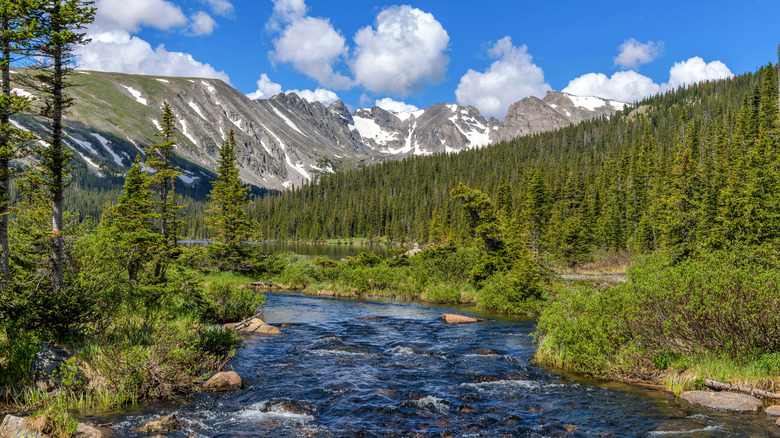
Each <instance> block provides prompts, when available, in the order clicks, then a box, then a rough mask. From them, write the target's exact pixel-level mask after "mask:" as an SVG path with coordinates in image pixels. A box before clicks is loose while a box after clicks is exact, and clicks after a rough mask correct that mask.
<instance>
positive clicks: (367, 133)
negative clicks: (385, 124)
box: [349, 116, 398, 146]
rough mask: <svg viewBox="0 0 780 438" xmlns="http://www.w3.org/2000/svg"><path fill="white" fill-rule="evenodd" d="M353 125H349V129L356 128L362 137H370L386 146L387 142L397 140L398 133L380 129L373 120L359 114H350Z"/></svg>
mask: <svg viewBox="0 0 780 438" xmlns="http://www.w3.org/2000/svg"><path fill="white" fill-rule="evenodd" d="M352 120H353V122H354V125H350V126H349V127H350V129H351V130H352V129H357V131H358V133H360V136H361V137H363V138H370V139H372V140H374V141H375V142H376V143H377V144H378V145H381V146H386V145H387V143H389V142H391V141H394V140H398V134H397V133H395V132H388V131H385V130H384V129H382V127H381V126H379V125H378V124H377V123H376V122H375V121H373V120H371V119H366V118H363V117H360V116H352Z"/></svg>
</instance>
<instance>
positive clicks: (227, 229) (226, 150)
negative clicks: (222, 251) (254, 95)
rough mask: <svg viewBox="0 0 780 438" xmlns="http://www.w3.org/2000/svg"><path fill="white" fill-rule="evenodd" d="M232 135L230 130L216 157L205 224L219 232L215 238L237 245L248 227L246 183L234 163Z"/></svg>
mask: <svg viewBox="0 0 780 438" xmlns="http://www.w3.org/2000/svg"><path fill="white" fill-rule="evenodd" d="M235 147H236V138H235V136H234V134H233V130H232V129H231V130H230V135H228V138H227V140H225V142H224V143H223V144H222V149H220V151H219V160H218V161H217V175H218V176H217V179H216V180H215V181H214V182H212V188H211V193H209V208H208V213H209V214H210V217H209V219H208V222H209V226H210V227H211V229H212V230H214V232H216V233H217V235H218V236H219V237H218V239H217V240H219V242H221V243H223V244H225V245H229V246H233V247H236V246H239V245H240V244H241V242H243V241H244V240H246V239H247V238H248V237H249V234H250V231H251V229H250V228H251V227H250V226H249V221H248V220H247V212H246V210H247V207H248V206H249V199H248V197H247V194H248V193H249V187H247V186H245V185H244V184H243V183H242V182H241V179H240V178H239V176H238V167H236V153H235Z"/></svg>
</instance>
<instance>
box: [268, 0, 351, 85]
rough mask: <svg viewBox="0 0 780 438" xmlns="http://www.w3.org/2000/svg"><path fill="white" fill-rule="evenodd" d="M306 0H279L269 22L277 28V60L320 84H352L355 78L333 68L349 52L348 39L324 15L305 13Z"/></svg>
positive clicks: (274, 57)
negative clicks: (311, 15) (312, 15)
mask: <svg viewBox="0 0 780 438" xmlns="http://www.w3.org/2000/svg"><path fill="white" fill-rule="evenodd" d="M305 12H306V6H305V4H304V3H303V1H295V0H278V1H276V2H275V3H274V18H272V21H271V22H270V23H269V25H270V24H271V23H275V25H274V26H271V28H272V29H275V30H277V32H278V36H277V37H276V38H275V39H274V50H273V51H272V52H271V53H270V55H271V58H272V59H273V60H274V61H277V62H282V63H289V64H291V65H292V66H293V67H294V68H295V69H296V70H298V71H299V72H301V73H304V74H306V75H307V76H309V77H311V78H313V79H315V80H316V81H318V82H319V83H320V84H323V85H325V86H328V87H334V88H337V89H344V88H349V87H350V86H351V85H352V80H351V79H349V78H348V77H346V76H343V75H341V74H340V73H337V72H336V71H334V67H333V65H334V63H336V62H338V61H339V60H340V59H342V58H344V57H346V56H347V53H348V49H347V46H346V40H345V39H344V37H343V36H341V34H340V33H339V32H338V31H337V30H336V29H334V28H333V26H332V25H331V24H330V21H328V20H327V19H324V18H315V17H305V16H304V14H305Z"/></svg>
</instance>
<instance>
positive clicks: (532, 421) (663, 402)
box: [88, 293, 778, 437]
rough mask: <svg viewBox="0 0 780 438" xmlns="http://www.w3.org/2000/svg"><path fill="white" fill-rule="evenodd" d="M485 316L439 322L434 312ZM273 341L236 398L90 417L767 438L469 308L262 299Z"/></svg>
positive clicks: (264, 431) (238, 364)
mask: <svg viewBox="0 0 780 438" xmlns="http://www.w3.org/2000/svg"><path fill="white" fill-rule="evenodd" d="M445 312H450V313H461V314H469V315H478V316H482V317H487V318H489V321H488V322H486V323H478V324H467V325H458V326H453V325H447V324H444V323H443V322H442V321H441V320H440V316H441V314H442V313H445ZM264 318H265V320H266V321H267V322H269V323H271V324H281V323H288V324H292V326H290V327H285V328H283V329H282V330H283V331H284V333H283V335H281V336H278V337H252V338H247V340H246V343H245V347H244V348H243V349H242V350H241V351H240V352H239V353H238V356H237V358H236V359H235V360H234V362H233V363H232V367H233V369H234V370H235V371H237V372H238V373H239V374H240V375H241V376H242V377H243V379H244V384H245V388H244V389H243V390H241V391H236V392H231V393H225V394H199V395H196V396H194V397H192V398H189V399H187V400H183V401H181V402H179V403H167V404H161V403H158V404H150V405H146V406H140V407H137V408H134V409H131V410H125V411H122V412H117V413H110V414H104V415H100V416H97V417H92V418H88V420H91V421H96V422H101V423H105V422H112V423H114V426H113V427H114V429H115V430H116V431H117V435H118V436H129V437H136V436H137V437H140V436H145V435H143V434H140V433H139V432H138V427H139V426H140V425H142V424H144V423H145V422H146V421H149V420H151V419H156V418H157V417H158V416H160V415H164V414H168V413H175V414H176V416H177V417H178V418H179V419H181V420H182V421H183V422H184V423H185V424H186V428H185V430H183V431H179V432H175V433H172V434H169V435H168V436H172V437H184V436H187V435H192V436H195V437H260V436H263V437H265V436H270V437H294V436H320V437H407V436H426V437H428V436H430V437H441V436H452V437H499V436H510V437H514V436H527V437H543V436H604V437H634V436H667V435H668V436H675V437H687V436H689V437H721V436H730V437H741V436H774V435H773V433H775V430H776V429H778V428H777V426H774V424H772V423H770V422H769V421H768V420H767V419H766V418H765V417H764V416H763V414H762V415H745V416H730V415H726V414H718V413H713V412H710V411H705V410H699V409H696V408H692V407H690V406H688V405H686V404H685V403H684V402H679V401H677V400H676V399H675V398H674V397H672V396H669V395H666V394H665V393H663V392H661V391H655V390H650V389H644V388H637V387H631V386H627V385H620V384H614V383H605V382H596V381H590V380H586V379H581V378H576V377H572V376H569V375H564V374H560V373H555V372H552V371H551V370H547V369H543V368H540V367H539V366H537V365H535V364H533V363H532V362H531V359H532V357H533V354H534V350H535V345H534V343H533V338H532V336H531V334H532V333H533V331H534V329H535V321H534V320H530V319H512V318H507V317H503V316H498V315H491V314H486V313H484V312H479V311H477V309H475V308H473V307H468V306H431V305H424V304H419V303H396V302H382V301H370V302H369V301H363V302H360V301H349V300H337V299H331V298H323V297H311V296H305V295H301V294H283V293H270V294H268V303H267V304H266V307H265V310H264Z"/></svg>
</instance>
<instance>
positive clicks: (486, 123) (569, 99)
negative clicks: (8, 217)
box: [15, 71, 627, 190]
mask: <svg viewBox="0 0 780 438" xmlns="http://www.w3.org/2000/svg"><path fill="white" fill-rule="evenodd" d="M73 83H74V85H77V86H75V87H72V88H70V89H69V90H70V93H71V96H72V97H73V98H74V99H75V105H74V106H73V108H72V109H71V111H70V112H69V113H68V114H67V115H66V122H65V125H66V132H67V138H66V140H65V142H66V144H67V145H68V146H69V147H70V148H71V149H72V150H73V151H75V154H74V157H75V158H76V161H78V162H81V163H82V164H83V165H84V166H85V167H86V168H87V169H89V171H90V173H91V174H92V175H93V176H97V177H106V176H111V177H120V178H121V176H122V175H124V174H125V173H126V171H127V170H128V169H129V167H130V165H131V164H132V163H133V161H134V158H135V156H136V155H137V154H139V153H140V154H143V152H142V149H143V148H144V146H146V145H148V144H153V143H156V142H157V141H158V140H157V138H156V137H155V134H157V133H158V132H159V127H160V121H159V118H160V109H161V107H162V104H163V102H168V104H169V105H170V106H171V109H172V111H173V114H174V116H175V118H176V128H177V130H178V134H179V135H178V138H177V152H178V157H177V159H178V162H177V164H178V165H179V166H181V167H182V168H183V169H184V175H182V176H180V177H179V178H180V180H181V182H182V183H183V184H185V185H190V186H192V185H197V184H198V183H199V182H203V181H209V180H211V179H213V177H214V169H215V168H216V163H217V159H218V157H219V148H220V145H221V144H222V143H223V142H224V140H225V139H226V136H227V135H228V133H229V132H230V130H233V131H234V133H235V137H236V143H237V145H236V156H237V160H238V166H239V171H240V176H241V178H242V179H243V180H244V181H245V182H247V183H249V184H252V185H254V186H256V187H259V188H264V189H270V190H284V189H288V188H291V187H294V186H300V185H302V184H303V183H306V182H308V181H311V180H313V179H316V177H317V176H318V175H320V174H322V173H333V172H338V171H339V170H344V169H349V168H354V167H362V166H365V165H368V164H371V163H374V162H380V161H384V160H388V159H390V160H395V159H401V158H404V157H408V156H411V155H430V154H437V153H453V152H459V151H463V150H467V149H473V148H480V147H483V146H487V145H488V144H491V143H493V142H496V141H500V140H507V139H511V138H514V137H517V136H520V135H525V134H530V133H537V132H544V131H551V130H554V129H558V128H561V127H564V126H567V125H571V124H574V123H578V122H580V121H583V120H587V119H591V118H594V117H601V116H610V115H612V114H613V113H615V112H616V111H619V110H622V109H624V108H625V107H626V105H627V104H626V103H623V102H616V101H612V100H605V99H602V98H598V97H581V96H574V95H570V94H566V93H561V92H556V91H553V92H549V93H548V94H547V96H546V97H545V98H544V99H538V98H536V97H528V98H525V99H523V100H521V101H519V102H516V103H515V104H513V105H512V106H511V107H510V108H509V111H508V113H507V115H506V118H505V120H504V122H501V121H499V120H496V119H495V118H490V119H489V120H485V118H484V117H483V116H482V115H481V114H480V112H479V111H478V110H477V109H476V108H474V107H473V106H467V107H464V106H460V105H457V104H447V103H438V104H435V105H432V106H429V107H428V108H425V109H421V110H419V111H414V112H389V111H386V110H384V109H382V108H380V107H374V108H370V109H368V108H359V109H357V110H355V111H354V112H352V113H350V110H349V109H348V108H347V106H346V105H344V103H343V102H341V101H340V100H339V101H336V102H333V103H331V104H330V105H328V106H325V105H323V104H322V103H320V102H308V101H306V100H304V99H302V98H300V97H299V96H298V95H296V94H294V93H288V94H284V93H280V94H278V95H276V96H273V97H271V98H270V99H258V100H252V99H250V98H248V97H247V96H245V95H244V94H242V93H241V92H239V91H238V90H236V89H234V88H233V87H231V86H230V85H228V84H226V83H224V82H222V81H220V80H216V79H201V78H179V77H176V78H174V77H151V76H140V75H127V74H120V73H103V72H91V71H79V72H76V73H75V74H74V78H73ZM15 92H16V93H17V94H23V95H24V94H27V91H26V90H23V89H21V88H16V89H15ZM15 123H17V124H18V125H20V126H23V127H24V128H25V129H28V130H33V131H40V130H41V127H40V125H39V123H38V121H36V120H35V119H32V118H29V117H27V118H25V117H20V118H18V119H17V120H15Z"/></svg>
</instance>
